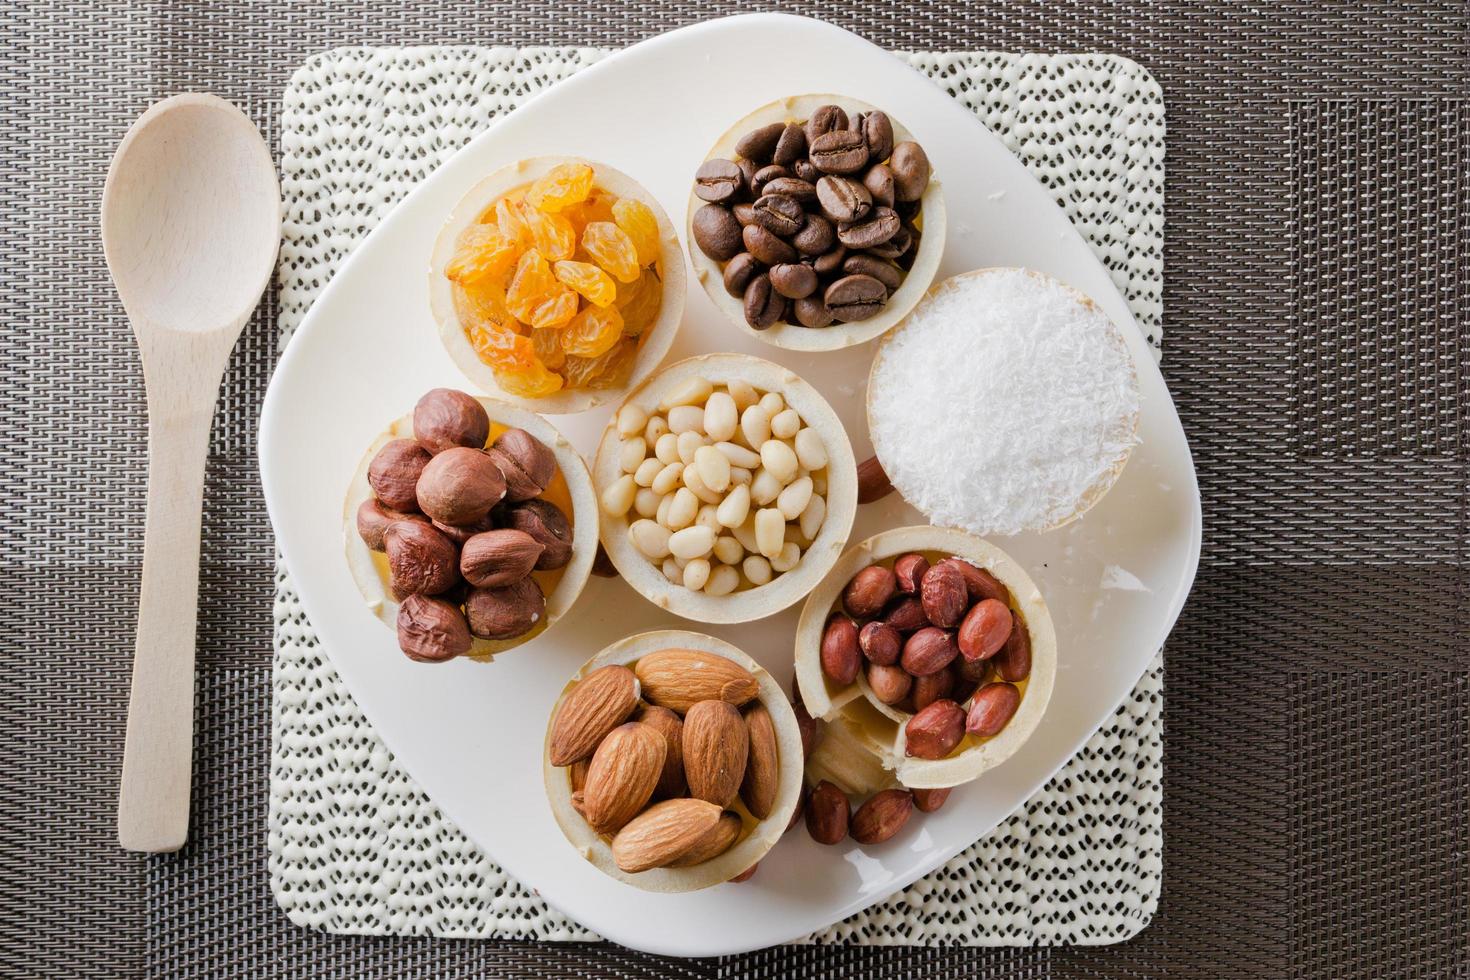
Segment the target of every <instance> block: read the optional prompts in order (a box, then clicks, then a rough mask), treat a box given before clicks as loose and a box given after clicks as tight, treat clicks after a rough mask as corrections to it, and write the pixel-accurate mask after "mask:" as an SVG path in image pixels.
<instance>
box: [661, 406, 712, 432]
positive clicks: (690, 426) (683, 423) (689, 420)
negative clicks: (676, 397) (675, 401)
mask: <svg viewBox="0 0 1470 980" xmlns="http://www.w3.org/2000/svg"><path fill="white" fill-rule="evenodd" d="M669 431H670V432H702V431H704V409H702V408H700V407H699V406H698V405H678V406H676V407H674V408H671V409H669Z"/></svg>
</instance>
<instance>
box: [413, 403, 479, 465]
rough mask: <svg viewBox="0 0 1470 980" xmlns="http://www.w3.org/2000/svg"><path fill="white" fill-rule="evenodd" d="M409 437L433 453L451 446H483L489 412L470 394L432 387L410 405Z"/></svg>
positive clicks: (475, 447) (451, 447) (472, 447)
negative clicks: (411, 436) (411, 429)
mask: <svg viewBox="0 0 1470 980" xmlns="http://www.w3.org/2000/svg"><path fill="white" fill-rule="evenodd" d="M413 437H414V438H415V439H417V440H418V441H419V445H420V446H423V447H424V448H425V449H427V450H428V451H429V452H430V453H433V454H436V455H437V454H438V453H442V452H443V451H444V450H446V449H453V448H454V447H455V446H468V447H469V448H471V449H484V448H485V440H486V439H488V438H490V416H489V415H488V414H486V412H485V406H484V405H481V404H480V402H479V399H477V398H475V397H474V396H473V395H467V394H465V393H464V392H462V391H455V390H454V389H453V388H435V389H434V390H433V391H431V392H429V393H428V394H426V395H425V396H424V397H422V398H420V399H419V403H418V404H417V405H415V406H414V408H413Z"/></svg>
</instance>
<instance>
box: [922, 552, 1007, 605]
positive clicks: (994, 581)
mask: <svg viewBox="0 0 1470 980" xmlns="http://www.w3.org/2000/svg"><path fill="white" fill-rule="evenodd" d="M937 564H940V565H947V566H949V567H951V568H953V569H954V570H955V571H957V572H959V573H960V575H961V577H963V578H964V580H965V590H966V591H967V592H969V594H970V601H971V602H979V601H980V600H981V599H997V600H999V601H1000V602H1004V603H1005V604H1006V605H1010V603H1011V590H1010V589H1007V588H1006V587H1005V586H1004V585H1002V584H1001V581H1000V579H998V578H996V577H995V576H994V575H991V574H990V573H989V572H987V571H986V570H985V569H983V568H978V567H976V566H974V565H971V564H970V563H969V562H967V561H965V560H964V559H963V558H946V559H944V560H943V561H941V562H938V563H937Z"/></svg>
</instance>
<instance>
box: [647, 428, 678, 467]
mask: <svg viewBox="0 0 1470 980" xmlns="http://www.w3.org/2000/svg"><path fill="white" fill-rule="evenodd" d="M653 454H654V455H655V456H657V457H658V461H659V462H660V463H663V464H664V465H665V466H667V465H668V464H669V463H677V462H678V461H679V437H678V436H676V435H674V434H673V433H672V432H665V433H664V434H663V435H661V436H659V437H658V442H656V443H654V446H653Z"/></svg>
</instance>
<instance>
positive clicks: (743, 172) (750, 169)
mask: <svg viewBox="0 0 1470 980" xmlns="http://www.w3.org/2000/svg"><path fill="white" fill-rule="evenodd" d="M735 165H736V166H738V167H739V168H740V176H742V177H744V178H745V185H744V188H743V190H744V191H745V194H744V196H745V197H747V198H748V197H749V196H750V185H751V184H752V183H753V182H754V181H755V175H756V173H757V172H758V171H759V170H760V168H761V165H760V164H758V163H756V162H755V161H754V160H746V159H745V158H743V157H742V158H741V159H739V160H737V161H735Z"/></svg>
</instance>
